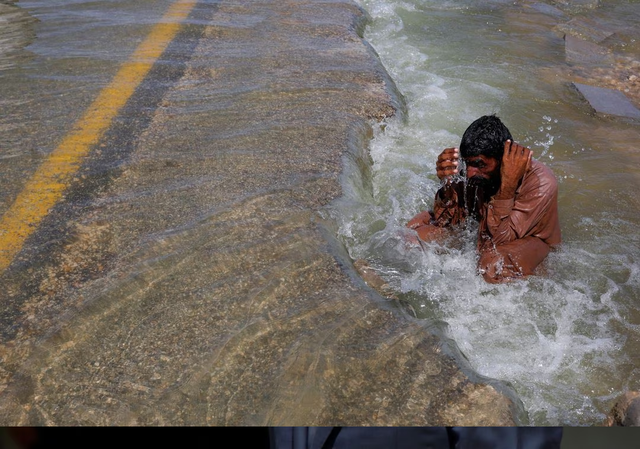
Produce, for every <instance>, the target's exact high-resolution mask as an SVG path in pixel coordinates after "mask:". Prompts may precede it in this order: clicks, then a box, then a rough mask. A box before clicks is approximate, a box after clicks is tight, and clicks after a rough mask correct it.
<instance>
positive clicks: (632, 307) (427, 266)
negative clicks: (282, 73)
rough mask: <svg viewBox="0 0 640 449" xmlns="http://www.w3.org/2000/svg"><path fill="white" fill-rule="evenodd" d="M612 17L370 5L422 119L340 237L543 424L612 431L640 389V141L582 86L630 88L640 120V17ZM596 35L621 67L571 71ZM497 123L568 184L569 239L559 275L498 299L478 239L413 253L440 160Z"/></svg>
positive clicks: (375, 39) (603, 9)
mask: <svg viewBox="0 0 640 449" xmlns="http://www.w3.org/2000/svg"><path fill="white" fill-rule="evenodd" d="M601 3H602V5H601V6H600V7H599V8H590V7H583V8H576V7H574V8H569V7H567V6H563V5H562V4H556V5H551V4H549V5H545V4H541V3H534V2H513V1H469V0H460V1H440V0H437V1H436V0H433V1H431V0H362V1H361V4H362V6H363V7H364V8H365V9H367V11H368V12H369V13H370V15H371V16H372V23H371V25H370V27H369V28H368V29H367V32H366V34H365V38H366V39H368V40H369V42H370V43H371V44H372V45H373V47H374V48H375V49H376V51H377V52H378V53H379V55H380V57H381V59H382V62H383V64H384V65H385V67H386V68H387V70H388V71H389V72H390V74H391V76H392V77H393V78H394V80H395V82H396V84H397V86H398V88H399V90H400V91H401V93H402V94H403V95H404V96H405V98H406V101H407V106H408V113H407V115H406V117H405V119H404V120H395V121H391V122H390V123H388V124H386V126H384V127H382V128H381V129H380V130H379V131H378V133H377V135H376V137H375V139H374V141H373V143H372V148H371V155H372V158H373V170H372V175H371V179H370V181H371V182H370V187H371V188H366V187H363V186H366V185H368V181H369V180H365V181H366V182H362V181H361V180H360V179H358V176H356V175H352V176H351V177H350V178H349V179H348V180H347V181H346V182H347V183H349V185H350V190H349V192H348V194H347V195H346V197H345V198H344V199H342V201H341V202H340V203H339V204H337V205H336V211H337V213H336V214H335V215H336V216H337V217H338V220H339V221H340V229H339V234H340V236H341V238H342V239H343V241H344V242H345V244H346V245H347V247H348V248H349V251H350V254H351V256H352V257H353V258H354V259H357V258H364V259H367V260H368V261H369V263H370V264H371V265H372V266H374V267H375V268H377V269H378V270H379V272H380V273H382V275H383V277H384V278H385V280H386V281H388V282H389V284H390V285H391V286H392V287H393V288H394V290H395V291H397V292H400V293H401V294H400V297H401V298H402V299H405V300H407V301H408V302H409V303H410V304H411V306H412V308H413V309H414V310H415V313H416V315H417V316H418V317H421V318H424V319H428V320H439V321H442V322H444V323H443V325H444V326H446V328H447V332H448V333H449V335H450V336H451V337H452V338H453V339H454V340H455V341H456V342H457V344H458V346H459V347H460V348H461V350H462V351H463V353H464V354H465V355H466V356H467V358H468V359H469V361H470V363H471V365H472V366H473V368H474V369H476V370H477V371H478V372H479V373H481V374H483V375H486V376H489V377H493V378H496V379H501V380H504V381H507V382H510V383H511V384H512V385H513V386H514V387H515V388H516V390H517V391H518V393H519V394H520V396H521V397H522V400H523V402H524V404H525V407H526V409H527V410H528V411H529V414H530V417H531V421H532V423H534V424H537V425H548V424H565V425H585V424H599V423H601V422H602V420H603V418H604V414H605V413H606V412H607V411H608V410H609V408H610V407H611V405H612V401H613V400H614V399H615V397H616V396H618V395H619V394H620V393H621V392H622V391H625V390H628V389H635V390H637V389H640V357H639V354H640V308H639V306H640V237H639V236H640V234H639V233H638V227H639V226H640V213H639V211H640V207H639V206H640V200H638V196H637V195H638V194H637V192H638V189H639V188H640V169H639V168H638V167H640V153H638V145H639V144H640V127H639V123H638V122H633V121H630V120H628V119H623V118H613V117H602V116H597V115H595V114H594V113H592V111H591V110H590V108H589V106H588V105H587V104H586V103H585V102H584V101H583V100H582V99H581V98H580V96H579V95H578V94H577V92H576V91H575V90H574V89H573V88H572V86H571V85H570V82H571V81H579V82H583V83H586V84H594V85H599V86H602V87H617V88H619V89H620V90H623V91H625V90H626V93H627V95H629V96H630V97H633V98H635V101H636V105H638V106H640V105H639V104H638V94H639V91H640V89H639V88H638V87H639V84H634V83H637V75H638V74H639V73H638V72H640V70H639V67H640V63H639V62H638V60H639V59H640V56H639V55H640V51H639V50H640V45H639V43H640V3H639V2H637V1H631V2H627V1H614V2H601ZM584 23H590V24H594V23H595V24H596V26H593V27H588V28H587V29H588V32H590V33H594V34H595V33H597V32H598V30H600V29H608V30H615V32H616V34H614V35H613V36H610V37H609V39H608V40H605V41H604V43H603V45H607V48H608V49H609V51H611V52H612V53H611V55H614V56H611V57H612V58H613V59H611V60H608V61H607V62H606V63H604V62H602V61H597V62H596V63H594V62H593V61H586V62H585V61H575V60H574V61H570V60H566V59H565V50H564V40H563V35H564V34H565V33H573V34H577V35H579V33H580V32H581V31H580V30H582V32H583V33H584V30H585V27H584V25H581V24H584ZM581 26H582V28H580V27H581ZM589 37H590V36H588V38H589ZM634 75H635V76H636V77H635V78H634ZM616 83H617V84H616ZM491 113H496V114H497V115H498V116H499V117H501V118H502V119H503V121H504V122H505V123H506V125H507V126H508V127H509V129H510V130H511V133H512V134H513V136H514V138H515V139H516V140H519V141H520V142H522V143H524V144H526V145H527V146H529V147H530V148H531V149H532V150H533V152H534V157H535V158H536V159H538V160H540V161H542V162H543V163H545V164H547V165H548V166H550V167H551V168H552V170H553V171H554V173H555V174H556V176H557V178H558V181H559V210H560V220H561V227H562V233H563V244H562V247H561V249H560V250H559V251H557V252H555V253H552V254H551V255H550V256H549V257H548V259H547V262H546V264H545V273H544V275H540V276H534V277H531V278H529V279H527V280H524V281H518V282H514V283H511V284H508V285H498V286H496V285H489V284H486V283H484V281H483V280H482V278H481V277H479V276H477V275H476V274H475V264H476V254H475V233H474V230H473V229H470V230H468V231H467V235H466V237H465V238H463V239H462V241H460V242H457V243H456V244H453V245H450V246H449V247H441V246H438V245H435V244H433V245H427V246H426V247H425V248H424V250H422V249H420V248H415V247H410V246H407V245H406V244H404V243H403V238H402V236H403V235H405V234H407V233H410V232H411V231H407V230H406V229H405V228H404V225H405V224H406V222H407V221H408V220H409V219H410V218H411V217H412V216H413V215H415V214H416V213H417V212H419V211H420V210H425V209H428V208H430V206H431V205H432V203H433V197H434V193H435V191H436V190H437V188H438V187H439V183H438V180H437V178H436V176H435V159H436V157H437V155H438V154H439V153H440V151H442V149H443V148H445V147H451V146H457V145H458V144H459V142H460V137H461V135H462V133H463V132H464V130H465V129H466V127H467V126H468V125H469V124H470V123H471V122H472V121H473V120H475V119H476V118H478V117H480V116H481V115H485V114H491Z"/></svg>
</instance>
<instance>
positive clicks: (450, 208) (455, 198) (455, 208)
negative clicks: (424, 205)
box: [433, 182, 466, 227]
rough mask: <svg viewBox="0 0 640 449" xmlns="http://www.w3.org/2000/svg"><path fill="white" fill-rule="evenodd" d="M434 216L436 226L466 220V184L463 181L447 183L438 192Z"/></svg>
mask: <svg viewBox="0 0 640 449" xmlns="http://www.w3.org/2000/svg"><path fill="white" fill-rule="evenodd" d="M433 217H434V223H435V225H436V226H440V227H445V226H451V225H456V224H458V223H460V222H462V221H464V219H465V217H466V209H465V207H464V184H463V183H462V182H454V183H449V182H447V183H445V184H444V185H443V186H442V187H440V189H439V190H438V192H437V193H436V199H435V201H434V203H433Z"/></svg>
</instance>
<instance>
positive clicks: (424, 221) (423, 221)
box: [407, 211, 433, 229]
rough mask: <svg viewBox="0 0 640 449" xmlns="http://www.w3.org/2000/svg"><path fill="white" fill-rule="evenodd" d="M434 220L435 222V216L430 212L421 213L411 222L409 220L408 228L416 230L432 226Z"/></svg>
mask: <svg viewBox="0 0 640 449" xmlns="http://www.w3.org/2000/svg"><path fill="white" fill-rule="evenodd" d="M432 220H433V216H432V215H431V213H430V212H428V211H424V212H420V213H419V214H418V215H416V216H415V217H413V218H412V219H411V220H409V223H407V227H408V228H411V229H416V228H419V227H420V226H425V225H429V224H431V221H432Z"/></svg>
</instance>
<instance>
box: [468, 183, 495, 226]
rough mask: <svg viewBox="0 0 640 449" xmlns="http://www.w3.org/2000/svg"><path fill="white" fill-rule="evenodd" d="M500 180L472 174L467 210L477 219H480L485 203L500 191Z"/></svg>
mask: <svg viewBox="0 0 640 449" xmlns="http://www.w3.org/2000/svg"><path fill="white" fill-rule="evenodd" d="M499 187H500V180H499V179H495V178H493V177H492V178H488V179H487V178H483V177H481V176H472V177H471V178H469V179H468V180H467V198H466V201H467V211H468V212H469V213H470V214H471V216H473V217H475V218H476V220H480V214H481V210H482V207H483V205H484V204H485V203H486V202H487V201H489V199H490V198H491V197H492V196H493V195H495V194H496V193H497V192H498V188H499Z"/></svg>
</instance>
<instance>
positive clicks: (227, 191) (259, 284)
mask: <svg viewBox="0 0 640 449" xmlns="http://www.w3.org/2000/svg"><path fill="white" fill-rule="evenodd" d="M2 6H3V10H2V14H3V16H2V20H11V23H12V24H13V25H12V27H11V28H2V30H3V31H4V30H11V31H10V32H11V33H14V34H13V35H15V33H16V30H18V31H17V33H18V35H19V37H15V38H10V37H8V36H4V35H3V37H1V38H0V42H6V41H7V40H8V41H10V42H11V45H6V44H4V47H3V53H1V54H3V55H5V60H4V63H3V66H2V67H3V68H2V71H0V81H1V82H0V90H1V91H0V93H1V95H2V96H1V97H0V98H1V99H2V100H1V101H2V107H3V110H2V117H1V122H0V155H1V156H0V164H1V166H0V170H2V174H3V176H2V181H1V182H2V184H1V185H0V189H1V190H0V198H1V199H2V210H1V212H2V214H3V219H5V218H6V217H8V216H12V217H15V216H18V217H20V216H22V217H26V218H28V219H29V220H32V221H25V223H26V224H25V225H24V226H22V227H21V228H19V229H18V231H16V232H15V234H16V235H18V236H25V237H24V242H23V243H21V244H20V247H19V249H18V250H17V251H15V256H12V257H7V259H8V260H9V262H8V264H7V267H6V269H4V271H3V272H2V274H1V277H0V284H1V285H2V290H1V291H0V295H1V297H0V332H1V334H0V336H1V338H2V345H1V346H0V357H1V364H0V417H1V418H0V421H1V422H3V423H4V424H14V425H15V424H18V425H26V424H31V425H128V424H137V425H241V424H242V425H282V424H287V425H300V424H320V425H322V424H325V425H326V424H379V425H401V424H404V425H407V424H415V425H420V424H423V425H424V424H431V425H436V424H444V423H449V424H450V423H459V424H470V425H472V424H478V425H480V424H513V423H514V422H527V417H526V415H525V414H524V413H523V409H522V406H521V403H520V402H519V400H518V399H517V398H516V397H515V395H514V393H513V390H511V389H510V388H509V387H508V386H507V385H505V384H502V383H499V382H495V381H493V380H491V379H486V378H483V377H481V376H478V375H476V374H475V373H474V372H473V371H472V370H470V369H468V366H467V365H466V363H465V362H464V360H463V358H462V357H461V356H460V354H459V353H458V352H457V348H456V346H455V344H453V343H452V342H450V341H449V340H446V339H444V340H443V339H441V338H440V337H438V334H439V332H440V329H439V328H438V327H437V326H433V324H432V323H430V322H427V321H423V320H417V319H414V318H412V317H411V316H409V315H408V314H406V313H405V312H404V309H403V308H402V307H400V306H399V305H398V303H397V302H396V301H393V300H387V299H385V298H382V297H381V296H380V295H378V294H377V293H376V292H375V291H373V290H371V289H370V288H368V287H367V286H366V285H365V284H364V283H363V281H362V280H361V279H360V278H359V277H358V275H357V274H356V272H355V270H354V268H353V264H352V261H351V259H350V258H349V256H348V255H347V254H346V251H345V249H344V246H343V245H342V244H341V243H340V242H339V241H338V240H337V239H336V230H337V225H336V222H335V221H333V220H332V219H330V218H328V217H327V215H326V214H325V213H324V211H325V210H326V207H327V206H328V205H329V204H330V203H331V202H332V201H334V200H335V199H336V198H338V197H339V196H340V195H341V194H342V192H343V184H342V182H341V177H342V175H343V167H344V164H345V163H346V161H352V162H355V163H356V164H358V165H359V166H361V167H367V164H368V160H369V159H368V154H367V152H366V149H367V146H368V143H369V139H370V138H371V136H372V135H373V131H372V126H373V127H377V126H378V125H377V123H379V121H381V120H384V119H385V118H387V117H390V116H393V115H395V114H398V113H401V112H399V111H402V110H403V109H404V104H403V101H402V98H401V97H400V96H399V95H397V91H396V90H395V86H394V83H393V81H392V80H391V79H390V78H389V76H388V75H387V73H386V71H385V70H384V68H383V67H382V66H381V65H380V63H379V61H378V59H377V57H376V55H375V53H374V52H373V51H372V50H371V48H370V47H369V46H368V45H367V44H366V43H365V42H363V40H362V39H361V37H360V35H361V33H362V30H363V29H364V24H365V17H366V16H365V14H364V12H363V11H362V10H361V9H360V8H359V7H358V6H357V5H356V4H354V3H353V2H351V1H337V2H328V3H325V2H315V1H270V0H264V1H233V2H231V1H229V2H225V1H199V2H192V1H176V2H168V1H167V2H158V1H138V2H124V1H123V2H113V1H110V2H85V1H71V0H67V1H62V0H60V1H55V2H51V1H29V2H22V1H21V2H17V3H16V2H10V3H6V2H3V3H2ZM174 7H176V8H178V10H179V11H182V12H184V11H188V12H187V14H186V15H182V16H180V14H182V13H181V12H179V11H178V12H175V13H170V12H171V11H172V8H174ZM178 24H179V26H175V25H178ZM168 29H174V30H176V34H175V35H171V36H172V37H171V38H170V39H167V42H166V48H164V47H163V48H164V49H163V50H162V51H161V54H159V56H157V58H155V57H153V58H152V57H151V56H150V55H152V54H154V53H157V50H158V49H157V48H153V47H154V45H151V48H148V49H147V50H144V51H142V50H140V49H141V48H145V49H146V48H147V47H146V45H147V44H146V42H147V39H148V36H153V38H152V39H151V40H150V42H151V43H152V44H153V43H157V42H160V41H163V40H164V37H163V36H169V35H170V33H168V32H167V31H166V30H168ZM158 30H165V31H158ZM127 67H128V68H127ZM147 69H148V71H147ZM123 73H124V74H125V75H126V76H123V75H122V74H123ZM141 74H142V77H141V76H140V75H141ZM139 78H141V79H139ZM116 81H117V82H116ZM105 92H106V94H105ZM105 111H112V113H110V114H106V112H105ZM60 148H65V151H63V152H61V153H58V150H59V149H60ZM83 148H84V149H83ZM66 149H71V150H74V151H73V152H70V151H71V150H70V151H69V152H68V151H67V150H66ZM78 149H80V151H75V150H78ZM48 164H49V165H48ZM63 166H70V167H71V168H72V169H76V168H77V170H76V171H72V170H68V171H64V173H63V171H57V170H59V169H60V167H63ZM43 167H45V169H44V170H43ZM47 167H52V168H51V169H49V168H47ZM39 176H42V179H47V180H48V181H47V182H48V184H39V183H36V184H34V183H33V179H34V177H36V178H38V177H39ZM38 179H40V178H38ZM30 185H36V186H44V187H43V188H32V187H29V186H30ZM25 190H28V191H32V192H34V195H36V196H28V197H27V200H25V201H22V200H21V199H20V198H21V197H20V196H19V195H21V193H20V192H24V191H25ZM54 191H55V192H60V193H59V200H57V201H56V202H55V204H53V205H52V206H50V207H48V206H46V204H45V203H44V201H41V197H40V196H38V195H45V196H46V195H49V193H51V192H54ZM21 201H22V203H21V204H24V206H22V207H21V208H19V210H22V211H27V213H25V215H19V214H17V213H14V211H15V210H17V209H16V208H15V206H14V205H15V204H17V203H20V202H21ZM43 204H44V206H43ZM42 209H44V211H42ZM34 211H39V212H42V213H41V215H42V216H41V217H40V218H38V220H39V221H38V220H36V219H33V217H34V215H35V212H34ZM29 223H31V224H29ZM9 231H11V230H10V229H9V228H8V227H7V228H4V229H2V232H3V236H6V235H8V234H11V232H13V231H11V232H9ZM15 241H16V239H14V238H12V240H11V242H15ZM12 245H13V243H12ZM9 246H11V245H9ZM15 246H16V245H14V246H13V247H11V248H9V247H8V246H5V247H3V248H2V251H4V252H3V255H4V256H6V255H7V254H10V253H12V251H14V249H12V248H14V247H15ZM7 248H9V249H7ZM460 366H462V368H463V369H462V370H461V369H460ZM391 373H392V374H391Z"/></svg>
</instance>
